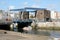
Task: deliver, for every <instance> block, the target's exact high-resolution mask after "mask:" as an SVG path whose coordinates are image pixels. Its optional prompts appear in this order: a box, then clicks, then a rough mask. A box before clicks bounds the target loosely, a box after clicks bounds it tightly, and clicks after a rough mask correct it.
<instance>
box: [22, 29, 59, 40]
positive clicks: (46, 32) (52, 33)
mask: <svg viewBox="0 0 60 40" xmlns="http://www.w3.org/2000/svg"><path fill="white" fill-rule="evenodd" d="M23 33H26V34H33V35H39V36H48V37H50V39H49V40H52V39H51V38H53V40H59V39H60V31H54V30H51V31H50V30H30V31H24V32H23Z"/></svg>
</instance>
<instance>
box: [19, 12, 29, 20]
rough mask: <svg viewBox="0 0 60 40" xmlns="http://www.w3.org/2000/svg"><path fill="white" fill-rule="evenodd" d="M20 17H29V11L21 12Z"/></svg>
mask: <svg viewBox="0 0 60 40" xmlns="http://www.w3.org/2000/svg"><path fill="white" fill-rule="evenodd" d="M19 15H20V19H29V12H27V11H24V12H19Z"/></svg>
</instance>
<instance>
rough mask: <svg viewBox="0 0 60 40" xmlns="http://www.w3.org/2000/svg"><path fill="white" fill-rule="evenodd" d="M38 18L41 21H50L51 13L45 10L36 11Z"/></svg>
mask: <svg viewBox="0 0 60 40" xmlns="http://www.w3.org/2000/svg"><path fill="white" fill-rule="evenodd" d="M36 18H37V19H38V20H40V21H44V22H45V21H50V19H51V17H50V11H49V10H46V9H43V10H37V11H36Z"/></svg>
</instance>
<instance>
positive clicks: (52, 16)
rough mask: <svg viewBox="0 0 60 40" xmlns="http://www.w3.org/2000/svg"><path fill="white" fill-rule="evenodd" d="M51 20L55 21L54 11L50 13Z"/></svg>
mask: <svg viewBox="0 0 60 40" xmlns="http://www.w3.org/2000/svg"><path fill="white" fill-rule="evenodd" d="M51 19H57V18H56V12H55V11H51Z"/></svg>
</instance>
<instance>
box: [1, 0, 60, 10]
mask: <svg viewBox="0 0 60 40" xmlns="http://www.w3.org/2000/svg"><path fill="white" fill-rule="evenodd" d="M24 7H34V8H46V9H48V10H54V11H60V0H0V9H3V10H8V9H18V8H24Z"/></svg>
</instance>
